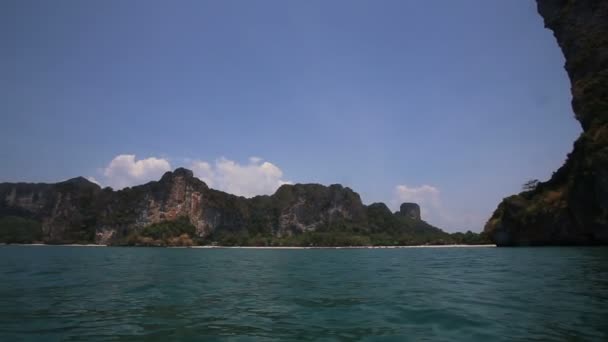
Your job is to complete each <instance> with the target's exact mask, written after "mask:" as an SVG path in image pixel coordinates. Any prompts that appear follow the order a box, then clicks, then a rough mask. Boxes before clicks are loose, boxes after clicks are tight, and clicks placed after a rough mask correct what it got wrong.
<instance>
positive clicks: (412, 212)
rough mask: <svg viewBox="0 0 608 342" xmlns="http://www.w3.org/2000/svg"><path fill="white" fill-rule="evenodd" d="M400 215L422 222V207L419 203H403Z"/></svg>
mask: <svg viewBox="0 0 608 342" xmlns="http://www.w3.org/2000/svg"><path fill="white" fill-rule="evenodd" d="M398 213H399V215H402V216H407V217H409V218H412V219H414V220H421V219H422V218H421V217H420V206H419V205H418V204H417V203H402V204H401V206H400V207H399V212H398Z"/></svg>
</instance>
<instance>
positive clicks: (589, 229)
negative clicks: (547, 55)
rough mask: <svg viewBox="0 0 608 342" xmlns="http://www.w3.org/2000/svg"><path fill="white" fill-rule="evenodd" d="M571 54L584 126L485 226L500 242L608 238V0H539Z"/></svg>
mask: <svg viewBox="0 0 608 342" xmlns="http://www.w3.org/2000/svg"><path fill="white" fill-rule="evenodd" d="M537 3H538V12H539V13H540V15H541V16H542V17H543V18H544V21H545V26H546V27H547V28H549V29H551V30H552V31H553V33H554V35H555V38H556V39H557V43H558V44H559V46H560V48H561V50H562V52H563V54H564V56H565V59H566V65H565V68H566V71H567V72H568V76H569V78H570V82H571V85H572V87H571V92H572V108H573V110H574V113H575V115H576V119H577V120H578V121H579V122H580V124H581V126H582V128H583V133H582V134H581V136H580V137H579V138H578V139H577V140H576V142H575V143H574V150H573V151H572V152H571V153H570V154H569V155H568V158H567V160H566V162H565V164H564V165H563V166H562V167H561V168H560V169H559V170H557V171H556V172H555V173H554V174H553V176H552V177H551V179H550V180H548V181H547V182H542V183H540V184H539V185H538V186H537V187H536V189H534V190H531V191H527V192H522V193H520V194H518V195H513V196H511V197H508V198H505V199H504V200H503V201H502V203H500V204H499V206H498V208H497V209H496V211H495V212H494V214H493V215H492V217H491V218H490V220H489V221H488V223H487V224H486V226H485V229H484V231H485V232H486V233H488V234H489V235H490V237H491V238H492V239H493V241H494V242H495V243H496V244H497V245H502V246H517V245H598V244H602V245H605V244H608V1H605V0H538V1H537Z"/></svg>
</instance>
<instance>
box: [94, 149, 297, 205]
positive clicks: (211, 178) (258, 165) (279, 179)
mask: <svg viewBox="0 0 608 342" xmlns="http://www.w3.org/2000/svg"><path fill="white" fill-rule="evenodd" d="M187 163H188V165H187V166H186V167H187V168H190V169H191V170H192V172H193V173H194V175H195V176H196V177H198V178H199V179H200V180H202V181H203V182H205V183H207V185H208V186H209V187H211V188H214V189H218V190H222V191H226V192H228V193H231V194H234V195H240V196H245V197H253V196H256V195H269V194H272V193H274V192H275V191H276V190H277V188H278V187H279V186H281V185H283V184H290V183H291V182H289V181H286V180H284V179H283V171H282V170H281V169H280V168H279V167H278V166H276V165H275V164H273V163H270V162H267V161H264V160H263V159H262V158H260V157H251V158H249V160H248V162H247V163H246V164H239V163H238V162H235V161H233V160H229V159H226V158H220V159H218V160H216V161H215V162H214V163H209V162H206V161H203V160H194V159H189V160H187ZM171 169H172V167H171V163H170V162H169V161H168V160H167V159H164V158H156V157H150V158H146V159H139V160H138V159H136V156H135V155H132V154H121V155H118V156H116V157H114V159H112V161H111V162H110V163H109V164H108V165H107V166H106V167H105V168H103V169H101V170H100V173H101V176H100V178H99V179H100V180H101V181H97V179H95V178H93V177H89V178H88V179H89V180H90V181H92V182H94V183H97V184H103V185H104V186H111V187H112V188H114V189H122V188H125V187H128V186H134V185H140V184H143V183H145V182H149V181H152V180H158V179H160V177H161V176H162V175H163V173H165V172H167V171H170V170H171Z"/></svg>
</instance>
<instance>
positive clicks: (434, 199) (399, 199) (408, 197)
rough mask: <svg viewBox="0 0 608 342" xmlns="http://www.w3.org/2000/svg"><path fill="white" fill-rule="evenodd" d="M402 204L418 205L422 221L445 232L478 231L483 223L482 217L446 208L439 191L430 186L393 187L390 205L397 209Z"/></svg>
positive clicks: (483, 218)
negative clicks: (411, 203)
mask: <svg viewBox="0 0 608 342" xmlns="http://www.w3.org/2000/svg"><path fill="white" fill-rule="evenodd" d="M403 202H414V203H418V204H419V205H420V211H421V214H422V219H423V220H425V221H427V222H429V223H431V224H433V225H435V226H437V227H439V228H442V229H444V230H446V231H462V230H463V229H464V230H467V229H470V230H473V231H479V230H480V229H481V227H483V224H484V221H485V216H484V215H480V214H476V213H472V212H465V211H459V210H454V209H453V208H450V207H447V206H446V205H444V204H443V203H442V200H441V192H440V191H439V189H438V188H437V187H434V186H431V185H421V186H418V187H412V186H407V185H397V186H395V190H394V195H393V200H392V201H391V203H392V204H393V207H394V208H395V209H397V208H399V205H400V204H401V203H403Z"/></svg>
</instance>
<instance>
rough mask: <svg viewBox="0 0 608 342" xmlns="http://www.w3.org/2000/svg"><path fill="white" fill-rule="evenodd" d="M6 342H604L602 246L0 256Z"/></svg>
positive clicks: (88, 250) (11, 249)
mask: <svg viewBox="0 0 608 342" xmlns="http://www.w3.org/2000/svg"><path fill="white" fill-rule="evenodd" d="M0 341H608V248H601V247H593V248H578V247H577V248H575V247H568V248H565V247H564V248H558V247H546V248H403V249H401V248H399V249H238V248H236V249H235V248H232V249H221V248H217V249H195V248H182V249H177V248H175V249H174V248H126V247H116V248H113V247H97V248H92V247H77V246H0Z"/></svg>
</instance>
